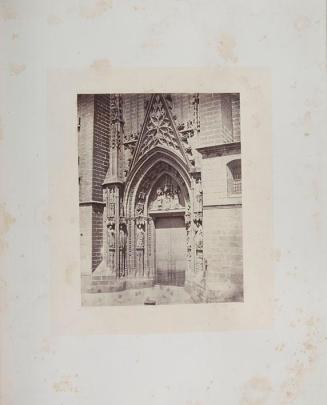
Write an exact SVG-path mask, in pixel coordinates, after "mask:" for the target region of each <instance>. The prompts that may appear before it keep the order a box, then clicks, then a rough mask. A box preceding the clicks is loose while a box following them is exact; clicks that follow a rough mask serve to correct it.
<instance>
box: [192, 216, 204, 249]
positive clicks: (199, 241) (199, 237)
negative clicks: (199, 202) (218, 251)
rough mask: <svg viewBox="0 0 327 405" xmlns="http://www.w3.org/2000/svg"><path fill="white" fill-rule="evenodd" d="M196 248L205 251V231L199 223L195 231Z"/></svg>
mask: <svg viewBox="0 0 327 405" xmlns="http://www.w3.org/2000/svg"><path fill="white" fill-rule="evenodd" d="M194 239H195V247H196V249H198V250H202V249H203V229H202V224H201V223H200V222H199V223H198V225H197V228H196V230H195V238H194Z"/></svg>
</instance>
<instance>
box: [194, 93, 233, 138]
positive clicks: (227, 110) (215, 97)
mask: <svg viewBox="0 0 327 405" xmlns="http://www.w3.org/2000/svg"><path fill="white" fill-rule="evenodd" d="M199 98H200V104H199V114H200V138H199V140H198V145H199V146H212V145H217V144H218V145H219V144H224V143H230V142H235V141H239V139H240V98H239V94H200V95H199Z"/></svg>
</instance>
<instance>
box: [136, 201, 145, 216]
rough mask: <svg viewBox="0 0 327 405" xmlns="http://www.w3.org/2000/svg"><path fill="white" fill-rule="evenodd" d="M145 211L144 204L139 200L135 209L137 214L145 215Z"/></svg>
mask: <svg viewBox="0 0 327 405" xmlns="http://www.w3.org/2000/svg"><path fill="white" fill-rule="evenodd" d="M143 211H144V204H143V203H142V202H138V203H137V204H136V209H135V212H136V215H137V216H141V215H143Z"/></svg>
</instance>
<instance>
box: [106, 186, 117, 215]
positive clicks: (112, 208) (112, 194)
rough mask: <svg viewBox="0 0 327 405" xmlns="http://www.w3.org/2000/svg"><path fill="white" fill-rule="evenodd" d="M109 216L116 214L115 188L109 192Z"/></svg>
mask: <svg viewBox="0 0 327 405" xmlns="http://www.w3.org/2000/svg"><path fill="white" fill-rule="evenodd" d="M107 193H108V194H107V195H108V217H114V216H115V190H113V189H109V190H108V192H107Z"/></svg>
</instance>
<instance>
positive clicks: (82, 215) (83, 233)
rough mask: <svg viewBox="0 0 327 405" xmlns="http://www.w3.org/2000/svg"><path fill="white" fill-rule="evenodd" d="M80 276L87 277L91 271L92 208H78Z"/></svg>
mask: <svg viewBox="0 0 327 405" xmlns="http://www.w3.org/2000/svg"><path fill="white" fill-rule="evenodd" d="M79 227H80V248H81V274H82V276H84V275H89V274H91V271H92V207H91V206H82V207H80V208H79Z"/></svg>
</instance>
